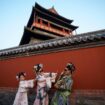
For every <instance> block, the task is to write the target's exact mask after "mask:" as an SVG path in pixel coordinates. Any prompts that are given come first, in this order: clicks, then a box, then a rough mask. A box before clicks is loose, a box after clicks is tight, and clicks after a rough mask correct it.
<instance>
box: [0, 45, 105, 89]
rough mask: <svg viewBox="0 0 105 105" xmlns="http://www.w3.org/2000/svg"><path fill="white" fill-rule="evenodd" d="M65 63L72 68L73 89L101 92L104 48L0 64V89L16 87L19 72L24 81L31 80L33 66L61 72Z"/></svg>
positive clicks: (104, 58)
mask: <svg viewBox="0 0 105 105" xmlns="http://www.w3.org/2000/svg"><path fill="white" fill-rule="evenodd" d="M69 61H70V62H73V63H74V64H75V66H76V71H75V73H74V74H73V78H74V89H105V46H101V47H94V48H84V49H78V50H71V51H70V50H68V51H62V52H53V53H49V54H48V53H46V54H40V55H33V56H27V57H17V58H10V59H5V60H0V87H17V86H18V81H17V80H16V78H15V75H16V74H17V73H18V72H19V71H25V72H26V73H27V79H32V78H34V72H33V66H34V64H37V63H43V64H44V70H45V71H51V72H52V71H53V72H57V71H59V72H61V71H62V70H63V69H64V67H65V65H66V63H67V62H69Z"/></svg>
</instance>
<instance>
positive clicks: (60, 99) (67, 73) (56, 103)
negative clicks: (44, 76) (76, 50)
mask: <svg viewBox="0 0 105 105" xmlns="http://www.w3.org/2000/svg"><path fill="white" fill-rule="evenodd" d="M74 70H75V66H74V65H73V64H72V63H68V64H67V66H66V68H65V69H64V71H63V73H61V75H60V77H59V79H58V80H57V82H56V83H55V85H54V86H55V88H56V89H57V91H56V92H55V94H54V96H53V98H52V101H51V105H70V97H69V96H70V94H71V89H72V84H73V79H72V72H73V71H74Z"/></svg>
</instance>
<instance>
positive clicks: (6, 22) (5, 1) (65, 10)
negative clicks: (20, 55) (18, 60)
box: [0, 0, 105, 49]
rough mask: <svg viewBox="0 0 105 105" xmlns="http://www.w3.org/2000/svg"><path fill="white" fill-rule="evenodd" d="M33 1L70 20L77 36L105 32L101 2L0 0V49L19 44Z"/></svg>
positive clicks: (103, 6)
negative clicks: (74, 26) (75, 28)
mask: <svg viewBox="0 0 105 105" xmlns="http://www.w3.org/2000/svg"><path fill="white" fill-rule="evenodd" d="M35 2H37V3H39V4H40V5H41V6H43V7H44V8H47V9H48V8H51V7H52V6H54V8H55V9H56V10H57V12H58V13H59V14H60V15H62V16H64V17H66V18H68V19H73V20H74V22H73V23H72V24H73V25H76V26H79V28H78V29H77V33H84V32H89V31H95V30H100V29H105V0H0V49H6V48H11V47H15V46H18V45H19V43H20V40H21V38H22V35H23V30H24V26H26V24H27V22H28V20H29V17H30V14H31V11H32V7H33V6H34V5H35Z"/></svg>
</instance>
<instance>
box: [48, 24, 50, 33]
mask: <svg viewBox="0 0 105 105" xmlns="http://www.w3.org/2000/svg"><path fill="white" fill-rule="evenodd" d="M48 30H49V31H50V22H48Z"/></svg>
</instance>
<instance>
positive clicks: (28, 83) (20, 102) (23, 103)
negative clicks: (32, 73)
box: [13, 80, 34, 105]
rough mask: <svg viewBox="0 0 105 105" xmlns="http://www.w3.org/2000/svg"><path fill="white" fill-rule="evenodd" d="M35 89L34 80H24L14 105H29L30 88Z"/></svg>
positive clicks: (20, 84) (21, 82)
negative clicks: (28, 94)
mask: <svg viewBox="0 0 105 105" xmlns="http://www.w3.org/2000/svg"><path fill="white" fill-rule="evenodd" d="M33 87H34V80H24V81H20V82H19V88H18V91H17V94H16V97H15V100H14V103H13V105H28V97H27V91H28V88H33Z"/></svg>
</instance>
